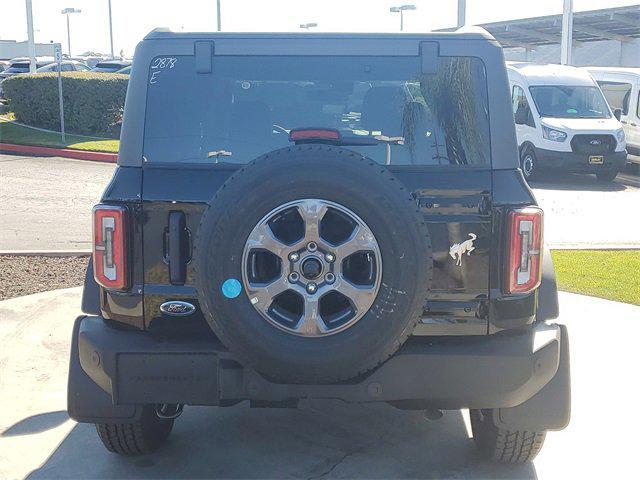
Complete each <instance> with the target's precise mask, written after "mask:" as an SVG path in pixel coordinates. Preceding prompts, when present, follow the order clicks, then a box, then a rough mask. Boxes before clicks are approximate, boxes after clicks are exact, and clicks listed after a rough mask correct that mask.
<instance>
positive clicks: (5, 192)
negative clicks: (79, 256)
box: [0, 154, 115, 251]
mask: <svg viewBox="0 0 640 480" xmlns="http://www.w3.org/2000/svg"><path fill="white" fill-rule="evenodd" d="M114 169H115V165H112V164H107V163H99V162H88V161H84V160H71V159H67V158H57V157H21V156H16V155H2V154H0V219H1V221H0V250H40V251H45V250H70V249H73V250H77V249H82V250H90V249H91V228H92V227H91V208H92V207H93V206H94V205H95V204H96V203H98V201H99V200H100V196H101V195H102V191H103V190H104V189H105V187H106V186H107V184H108V183H109V180H110V179H111V176H112V175H113V171H114Z"/></svg>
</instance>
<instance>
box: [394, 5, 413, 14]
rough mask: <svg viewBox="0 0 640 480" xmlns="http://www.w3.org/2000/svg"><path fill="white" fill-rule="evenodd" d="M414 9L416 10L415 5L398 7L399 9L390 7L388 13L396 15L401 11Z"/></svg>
mask: <svg viewBox="0 0 640 480" xmlns="http://www.w3.org/2000/svg"><path fill="white" fill-rule="evenodd" d="M415 9H416V6H415V5H400V6H399V7H391V8H390V9H389V11H390V12H393V13H398V12H402V11H403V10H415Z"/></svg>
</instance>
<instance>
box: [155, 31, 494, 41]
mask: <svg viewBox="0 0 640 480" xmlns="http://www.w3.org/2000/svg"><path fill="white" fill-rule="evenodd" d="M216 38H219V39H224V38H226V39H229V38H247V39H267V38H278V39H292V40H293V39H309V38H314V39H322V38H326V39H335V38H340V39H344V40H349V39H353V40H366V39H384V38H389V39H406V40H423V41H424V40H444V39H447V40H451V39H460V40H489V41H495V38H494V37H493V36H492V35H491V34H490V33H489V32H487V31H486V30H484V29H482V28H474V29H463V30H459V31H456V32H427V33H339V32H337V33H332V32H312V33H289V32H174V31H171V30H169V29H167V28H155V29H153V30H152V31H151V32H149V33H148V34H147V35H145V37H144V40H164V39H171V40H176V39H196V40H215V39H216Z"/></svg>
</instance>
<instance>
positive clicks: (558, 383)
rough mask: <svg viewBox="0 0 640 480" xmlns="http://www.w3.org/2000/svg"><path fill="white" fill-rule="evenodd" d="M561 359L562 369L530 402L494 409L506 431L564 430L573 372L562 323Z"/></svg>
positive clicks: (499, 426) (498, 424) (496, 423)
mask: <svg viewBox="0 0 640 480" xmlns="http://www.w3.org/2000/svg"><path fill="white" fill-rule="evenodd" d="M559 327H560V330H561V338H560V361H559V364H558V371H557V372H556V374H555V375H554V377H553V378H552V379H551V380H550V381H549V383H547V384H546V385H545V386H544V387H543V388H542V390H540V391H539V392H538V393H536V394H535V395H534V396H533V397H531V398H530V399H529V400H527V401H526V402H524V403H522V404H520V405H518V406H516V407H511V408H497V409H494V410H493V415H492V417H493V422H494V424H495V425H496V427H498V428H502V429H505V430H531V431H535V432H540V431H543V430H562V429H563V428H565V427H566V426H567V425H568V424H569V418H570V417H571V375H570V369H569V336H568V334H567V327H566V326H565V325H559Z"/></svg>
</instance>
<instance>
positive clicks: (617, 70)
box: [586, 67, 640, 164]
mask: <svg viewBox="0 0 640 480" xmlns="http://www.w3.org/2000/svg"><path fill="white" fill-rule="evenodd" d="M586 69H587V70H588V71H589V73H591V76H592V77H593V78H594V79H595V80H596V82H598V85H599V86H600V88H601V89H602V93H604V96H605V98H606V99H607V102H608V103H609V106H610V107H611V108H612V109H613V110H614V111H615V110H616V109H620V111H621V115H620V123H622V128H623V129H624V133H625V136H626V139H627V152H628V153H629V156H628V157H627V159H628V160H629V161H630V162H633V163H638V164H640V68H622V67H586Z"/></svg>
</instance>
